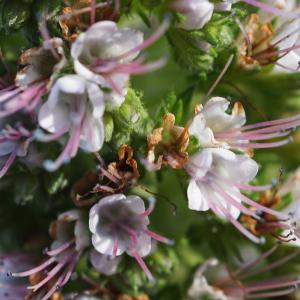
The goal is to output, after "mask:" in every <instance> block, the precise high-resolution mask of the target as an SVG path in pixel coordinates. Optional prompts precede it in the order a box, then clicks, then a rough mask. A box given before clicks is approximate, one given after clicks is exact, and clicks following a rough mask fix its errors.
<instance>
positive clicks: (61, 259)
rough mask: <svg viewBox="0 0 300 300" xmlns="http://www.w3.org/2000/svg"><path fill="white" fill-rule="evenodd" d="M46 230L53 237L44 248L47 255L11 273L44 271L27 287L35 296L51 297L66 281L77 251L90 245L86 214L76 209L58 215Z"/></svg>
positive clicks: (19, 274) (24, 274) (17, 275)
mask: <svg viewBox="0 0 300 300" xmlns="http://www.w3.org/2000/svg"><path fill="white" fill-rule="evenodd" d="M49 232H50V235H51V236H52V238H53V239H54V242H53V243H52V245H51V249H50V250H47V251H45V254H46V255H47V256H48V257H49V258H48V259H47V260H46V261H44V262H43V263H41V264H40V265H38V266H36V267H34V268H32V269H30V270H27V271H24V272H19V273H13V274H12V275H13V276H14V277H28V276H31V275H35V276H36V275H37V274H45V276H43V277H42V278H40V277H36V278H38V282H37V281H35V282H34V284H33V285H31V286H29V287H27V289H28V290H32V293H33V294H32V296H33V297H34V299H50V297H51V296H52V295H53V294H54V293H55V292H56V291H57V289H58V288H60V287H63V286H64V285H65V284H67V283H68V281H69V279H70V278H71V276H72V273H73V270H74V267H75V265H76V263H77V261H78V259H79V257H80V255H81V254H82V252H83V251H84V250H85V249H86V248H87V247H88V246H89V245H90V234H89V230H88V226H87V216H86V214H85V212H84V211H81V210H78V209H73V210H70V211H67V212H65V213H63V214H61V215H59V217H58V219H57V220H56V221H55V222H53V223H52V224H51V226H50V229H49Z"/></svg>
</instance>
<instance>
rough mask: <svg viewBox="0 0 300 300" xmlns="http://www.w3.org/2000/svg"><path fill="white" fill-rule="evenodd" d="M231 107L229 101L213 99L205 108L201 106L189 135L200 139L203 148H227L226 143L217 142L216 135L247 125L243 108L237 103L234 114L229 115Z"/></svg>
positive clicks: (218, 98) (219, 98)
mask: <svg viewBox="0 0 300 300" xmlns="http://www.w3.org/2000/svg"><path fill="white" fill-rule="evenodd" d="M229 105H230V102H229V101H228V100H227V99H225V98H221V97H213V98H211V99H210V100H209V101H208V102H207V103H206V104H205V105H204V106H202V105H201V106H200V108H199V113H198V114H196V115H195V117H194V119H193V121H192V123H191V125H190V127H189V133H190V134H191V135H194V136H196V137H197V138H198V140H199V142H200V144H201V146H203V147H211V146H214V145H218V146H220V145H223V146H224V147H226V148H227V147H228V145H227V144H226V142H222V141H220V142H219V141H217V140H216V139H215V135H216V134H218V133H219V132H222V131H226V130H228V129H234V128H240V127H242V126H243V125H244V124H245V123H246V115H245V111H244V109H243V107H242V106H241V105H240V104H239V103H237V104H236V105H235V106H234V107H233V110H232V113H231V114H228V113H227V112H226V111H227V109H228V107H229Z"/></svg>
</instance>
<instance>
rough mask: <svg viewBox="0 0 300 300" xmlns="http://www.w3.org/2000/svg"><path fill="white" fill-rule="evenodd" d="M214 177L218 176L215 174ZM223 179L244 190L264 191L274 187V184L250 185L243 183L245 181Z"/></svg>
mask: <svg viewBox="0 0 300 300" xmlns="http://www.w3.org/2000/svg"><path fill="white" fill-rule="evenodd" d="M213 178H218V177H217V176H216V175H213ZM222 181H224V182H226V183H228V184H230V185H234V186H236V187H237V188H238V189H241V190H244V191H254V192H262V191H266V190H270V189H271V188H272V187H273V185H272V184H266V185H260V186H254V185H250V184H243V183H239V182H235V181H231V180H228V179H225V178H222Z"/></svg>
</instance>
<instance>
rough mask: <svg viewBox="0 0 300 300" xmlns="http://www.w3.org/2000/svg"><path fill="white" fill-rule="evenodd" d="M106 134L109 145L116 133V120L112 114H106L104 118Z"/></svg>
mask: <svg viewBox="0 0 300 300" xmlns="http://www.w3.org/2000/svg"><path fill="white" fill-rule="evenodd" d="M103 121H104V134H105V138H104V140H105V142H106V143H108V142H109V141H110V140H111V138H112V135H113V131H114V120H113V118H112V116H111V114H110V113H105V115H104V118H103Z"/></svg>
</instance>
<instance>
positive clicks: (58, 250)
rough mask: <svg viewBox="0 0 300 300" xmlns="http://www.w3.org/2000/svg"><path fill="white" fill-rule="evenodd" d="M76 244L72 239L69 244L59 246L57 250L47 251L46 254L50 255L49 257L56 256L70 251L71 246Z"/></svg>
mask: <svg viewBox="0 0 300 300" xmlns="http://www.w3.org/2000/svg"><path fill="white" fill-rule="evenodd" d="M74 242H75V238H74V239H72V240H71V241H69V242H66V243H64V244H62V245H61V246H59V247H58V248H56V249H53V250H50V251H47V252H46V254H47V255H49V256H56V255H58V254H60V253H62V252H63V251H65V250H66V249H68V248H69V247H70V246H71V245H73V244H74Z"/></svg>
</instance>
